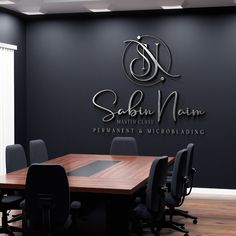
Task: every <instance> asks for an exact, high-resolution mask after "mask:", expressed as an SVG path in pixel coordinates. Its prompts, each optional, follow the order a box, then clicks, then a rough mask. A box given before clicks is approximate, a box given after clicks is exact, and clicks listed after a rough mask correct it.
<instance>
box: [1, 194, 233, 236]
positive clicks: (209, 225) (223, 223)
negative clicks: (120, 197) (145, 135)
mask: <svg viewBox="0 0 236 236" xmlns="http://www.w3.org/2000/svg"><path fill="white" fill-rule="evenodd" d="M183 209H186V210H189V211H190V212H191V213H192V214H193V215H196V216H198V218H199V220H198V224H197V225H194V224H193V223H192V221H191V220H190V219H182V218H180V217H177V218H176V221H178V222H183V223H186V227H187V228H188V229H189V235H190V236H236V198H235V197H231V198H227V197H226V198H221V199H219V200H218V199H216V198H213V199H207V198H205V197H203V198H189V199H186V200H185V203H184V206H183ZM1 235H3V234H1ZM151 235H152V233H151V232H150V231H145V234H144V236H151ZM161 235H163V236H166V235H170V236H179V235H183V234H182V233H179V232H174V231H173V230H168V229H163V230H162V231H161ZM16 236H21V234H20V233H19V234H16Z"/></svg>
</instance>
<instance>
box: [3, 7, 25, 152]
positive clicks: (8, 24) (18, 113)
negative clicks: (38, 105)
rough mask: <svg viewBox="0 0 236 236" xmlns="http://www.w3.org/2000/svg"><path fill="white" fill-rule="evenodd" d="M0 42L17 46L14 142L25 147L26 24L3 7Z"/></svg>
mask: <svg viewBox="0 0 236 236" xmlns="http://www.w3.org/2000/svg"><path fill="white" fill-rule="evenodd" d="M0 42H2V43H8V44H14V45H17V48H18V49H17V51H15V142H16V143H21V144H23V145H24V146H25V147H26V145H25V144H26V134H27V132H26V84H25V82H26V25H25V22H24V20H23V19H22V18H21V17H20V16H19V15H18V14H14V13H13V12H10V11H7V10H5V9H3V8H0ZM0 86H1V85H0ZM0 102H1V101H0ZM0 132H1V131H0Z"/></svg>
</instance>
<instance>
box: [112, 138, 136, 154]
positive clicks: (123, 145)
mask: <svg viewBox="0 0 236 236" xmlns="http://www.w3.org/2000/svg"><path fill="white" fill-rule="evenodd" d="M110 155H135V156H137V155H139V153H138V145H137V142H136V140H135V138H134V137H114V138H113V139H112V142H111V147H110Z"/></svg>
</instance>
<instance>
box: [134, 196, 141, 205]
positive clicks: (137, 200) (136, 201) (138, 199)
mask: <svg viewBox="0 0 236 236" xmlns="http://www.w3.org/2000/svg"><path fill="white" fill-rule="evenodd" d="M141 202H142V198H141V197H136V198H135V199H134V203H135V204H139V203H141Z"/></svg>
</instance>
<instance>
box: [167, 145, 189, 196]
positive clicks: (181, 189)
mask: <svg viewBox="0 0 236 236" xmlns="http://www.w3.org/2000/svg"><path fill="white" fill-rule="evenodd" d="M186 162H187V149H182V150H180V151H178V152H177V154H176V157H175V163H174V167H173V177H172V182H171V195H172V196H173V197H174V198H175V199H177V200H181V198H182V197H184V196H185V193H186V188H187V186H186Z"/></svg>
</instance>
